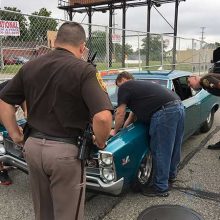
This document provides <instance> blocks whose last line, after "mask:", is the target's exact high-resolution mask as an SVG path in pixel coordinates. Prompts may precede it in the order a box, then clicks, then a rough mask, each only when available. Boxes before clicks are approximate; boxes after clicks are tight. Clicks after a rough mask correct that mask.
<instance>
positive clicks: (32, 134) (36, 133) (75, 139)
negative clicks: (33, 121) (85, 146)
mask: <svg viewBox="0 0 220 220" xmlns="http://www.w3.org/2000/svg"><path fill="white" fill-rule="evenodd" d="M29 136H30V137H34V138H40V139H46V140H50V141H58V142H64V143H68V144H74V145H76V146H77V147H78V144H77V142H78V136H76V137H71V138H67V137H54V136H50V135H47V134H44V133H42V132H40V131H36V130H33V129H31V132H30V135H29Z"/></svg>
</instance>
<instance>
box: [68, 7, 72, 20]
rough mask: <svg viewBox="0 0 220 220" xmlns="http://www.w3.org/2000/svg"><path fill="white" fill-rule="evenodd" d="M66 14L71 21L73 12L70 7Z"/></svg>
mask: <svg viewBox="0 0 220 220" xmlns="http://www.w3.org/2000/svg"><path fill="white" fill-rule="evenodd" d="M68 14H69V19H70V21H72V20H73V13H72V9H71V8H70V9H69V10H68Z"/></svg>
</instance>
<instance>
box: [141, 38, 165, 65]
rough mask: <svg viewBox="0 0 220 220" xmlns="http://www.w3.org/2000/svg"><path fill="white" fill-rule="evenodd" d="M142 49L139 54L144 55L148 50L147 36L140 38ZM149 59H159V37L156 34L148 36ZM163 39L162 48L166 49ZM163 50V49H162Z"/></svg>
mask: <svg viewBox="0 0 220 220" xmlns="http://www.w3.org/2000/svg"><path fill="white" fill-rule="evenodd" d="M142 42H143V43H142V45H141V46H142V49H141V54H144V55H146V53H147V50H148V38H147V37H145V38H144V39H142ZM149 45H150V46H149V48H150V52H149V53H150V60H155V61H156V60H160V59H161V38H160V36H158V35H155V36H152V35H151V36H150V44H149ZM166 47H167V46H166V45H165V41H163V50H164V49H166ZM163 52H164V51H163Z"/></svg>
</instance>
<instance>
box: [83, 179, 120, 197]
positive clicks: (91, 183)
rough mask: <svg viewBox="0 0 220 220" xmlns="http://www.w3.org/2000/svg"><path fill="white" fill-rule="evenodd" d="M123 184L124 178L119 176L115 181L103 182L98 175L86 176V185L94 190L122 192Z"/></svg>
mask: <svg viewBox="0 0 220 220" xmlns="http://www.w3.org/2000/svg"><path fill="white" fill-rule="evenodd" d="M123 185H124V178H121V179H119V180H118V181H116V182H111V183H104V182H103V181H102V180H101V179H100V178H99V177H94V176H88V175H87V176H86V187H87V188H88V189H91V190H95V191H100V192H104V193H110V194H112V195H119V194H120V193H121V192H122V189H123Z"/></svg>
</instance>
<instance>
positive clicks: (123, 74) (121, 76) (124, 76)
mask: <svg viewBox="0 0 220 220" xmlns="http://www.w3.org/2000/svg"><path fill="white" fill-rule="evenodd" d="M122 79H128V80H132V79H134V77H133V76H132V74H130V73H129V72H127V71H124V72H121V73H119V74H118V76H117V78H116V80H115V84H116V85H117V84H118V82H121V80H122Z"/></svg>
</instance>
